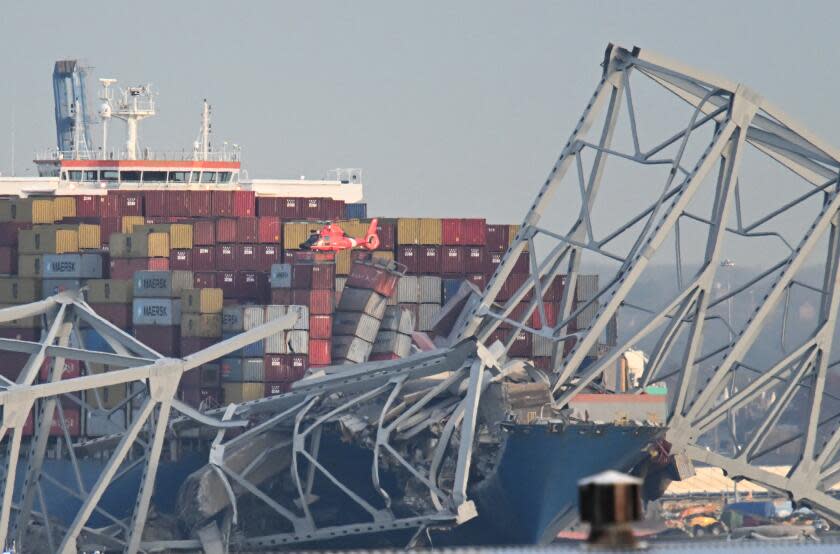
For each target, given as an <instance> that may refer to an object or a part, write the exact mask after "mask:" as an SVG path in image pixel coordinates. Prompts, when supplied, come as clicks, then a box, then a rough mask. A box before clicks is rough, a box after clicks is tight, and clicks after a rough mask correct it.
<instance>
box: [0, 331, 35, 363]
mask: <svg viewBox="0 0 840 554" xmlns="http://www.w3.org/2000/svg"><path fill="white" fill-rule="evenodd" d="M0 338H4V339H15V340H25V341H29V342H33V341H37V340H39V339H40V338H41V330H40V329H30V328H28V327H0ZM11 354H13V352H8V351H6V352H3V356H7V355H11ZM23 356H24V358H25V359H29V354H23ZM5 359H6V358H4V360H5ZM0 367H2V364H0Z"/></svg>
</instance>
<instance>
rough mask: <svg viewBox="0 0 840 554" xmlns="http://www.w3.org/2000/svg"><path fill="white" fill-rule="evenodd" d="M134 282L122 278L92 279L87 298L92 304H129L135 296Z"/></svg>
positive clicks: (88, 286)
mask: <svg viewBox="0 0 840 554" xmlns="http://www.w3.org/2000/svg"><path fill="white" fill-rule="evenodd" d="M132 287H133V283H132V282H131V281H126V280H122V279H91V280H89V281H88V282H87V288H88V292H87V300H88V302H90V303H91V304H128V303H129V302H131V300H132V299H133V298H134V295H133V294H132V293H133V288H132Z"/></svg>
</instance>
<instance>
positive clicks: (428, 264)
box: [418, 246, 441, 275]
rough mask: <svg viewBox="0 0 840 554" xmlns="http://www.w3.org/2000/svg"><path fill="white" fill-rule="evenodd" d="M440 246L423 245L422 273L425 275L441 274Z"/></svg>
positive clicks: (420, 265) (421, 248) (421, 250)
mask: <svg viewBox="0 0 840 554" xmlns="http://www.w3.org/2000/svg"><path fill="white" fill-rule="evenodd" d="M440 258H441V256H440V246H421V247H420V261H419V262H418V266H419V269H420V273H422V274H424V275H440Z"/></svg>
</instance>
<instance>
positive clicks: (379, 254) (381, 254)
mask: <svg viewBox="0 0 840 554" xmlns="http://www.w3.org/2000/svg"><path fill="white" fill-rule="evenodd" d="M371 257H372V258H373V259H374V260H384V261H389V262H393V261H394V253H393V252H391V251H390V250H376V251H374V253H373V255H372V256H371Z"/></svg>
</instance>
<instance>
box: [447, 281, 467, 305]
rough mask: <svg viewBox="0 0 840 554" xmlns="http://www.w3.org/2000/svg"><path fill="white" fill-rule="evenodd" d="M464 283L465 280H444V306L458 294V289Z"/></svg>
mask: <svg viewBox="0 0 840 554" xmlns="http://www.w3.org/2000/svg"><path fill="white" fill-rule="evenodd" d="M463 282H464V280H463V279H443V302H444V304H445V303H447V302H449V299H450V298H452V297H453V296H455V295H456V294H457V293H458V289H459V288H461V283H463Z"/></svg>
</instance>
